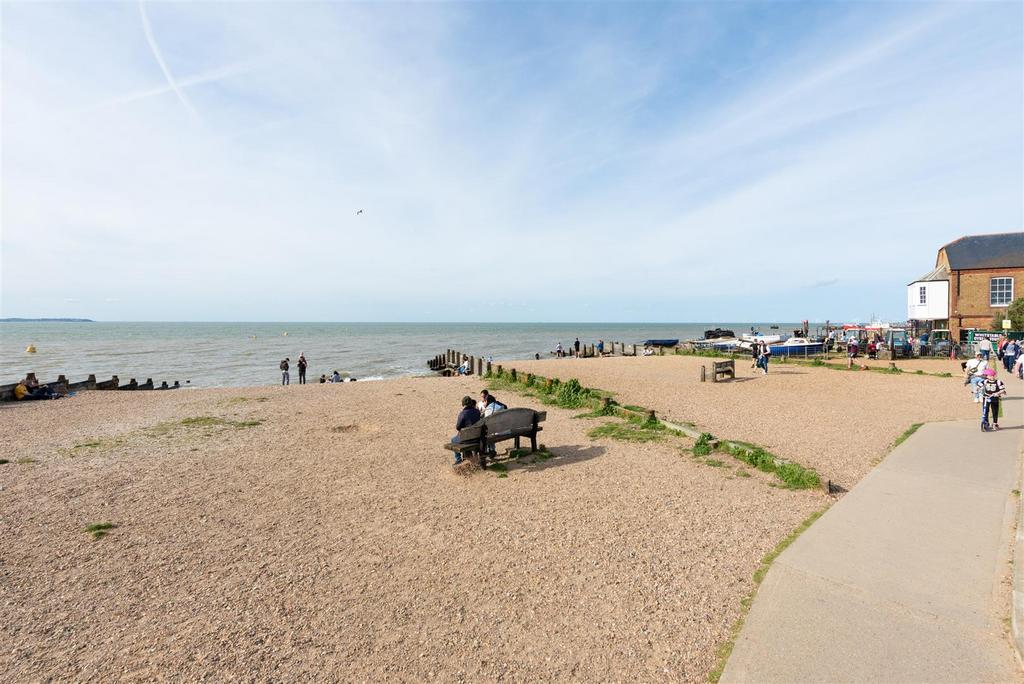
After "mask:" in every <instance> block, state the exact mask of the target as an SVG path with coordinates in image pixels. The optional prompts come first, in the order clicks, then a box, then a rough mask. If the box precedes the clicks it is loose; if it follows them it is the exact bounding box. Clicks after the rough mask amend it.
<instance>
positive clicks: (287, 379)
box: [281, 356, 292, 385]
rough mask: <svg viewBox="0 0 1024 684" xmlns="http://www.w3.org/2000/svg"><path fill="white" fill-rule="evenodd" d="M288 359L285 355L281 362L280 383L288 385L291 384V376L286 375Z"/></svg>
mask: <svg viewBox="0 0 1024 684" xmlns="http://www.w3.org/2000/svg"><path fill="white" fill-rule="evenodd" d="M288 361H289V359H288V357H287V356H286V357H285V358H284V361H282V362H281V384H282V385H290V384H292V379H291V376H289V375H288V368H289V366H288Z"/></svg>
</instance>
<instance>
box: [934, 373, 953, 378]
mask: <svg viewBox="0 0 1024 684" xmlns="http://www.w3.org/2000/svg"><path fill="white" fill-rule="evenodd" d="M935 375H937V376H938V377H940V378H951V377H953V374H952V373H936V374H935Z"/></svg>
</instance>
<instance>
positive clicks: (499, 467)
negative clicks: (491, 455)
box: [487, 463, 508, 473]
mask: <svg viewBox="0 0 1024 684" xmlns="http://www.w3.org/2000/svg"><path fill="white" fill-rule="evenodd" d="M487 468H488V470H493V471H494V472H496V473H504V472H506V471H507V470H508V466H507V465H505V464H504V463H492V464H490V465H489V466H487Z"/></svg>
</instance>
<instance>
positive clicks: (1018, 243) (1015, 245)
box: [936, 233, 1024, 271]
mask: <svg viewBox="0 0 1024 684" xmlns="http://www.w3.org/2000/svg"><path fill="white" fill-rule="evenodd" d="M942 249H944V250H946V259H947V260H948V261H949V268H950V270H953V271H963V270H970V269H976V268H1024V233H997V234H995V235H967V236H965V237H962V238H960V239H959V240H954V241H953V242H950V243H949V244H948V245H945V246H943V247H942ZM940 251H941V250H940ZM936 261H937V260H936Z"/></svg>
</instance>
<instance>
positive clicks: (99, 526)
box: [85, 522, 117, 539]
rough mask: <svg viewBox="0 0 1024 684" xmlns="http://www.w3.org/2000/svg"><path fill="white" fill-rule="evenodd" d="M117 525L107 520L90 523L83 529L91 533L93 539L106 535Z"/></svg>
mask: <svg viewBox="0 0 1024 684" xmlns="http://www.w3.org/2000/svg"><path fill="white" fill-rule="evenodd" d="M116 528H117V525H115V524H114V523H109V522H101V523H92V524H91V525H87V526H86V527H85V531H86V532H88V533H89V534H91V535H92V538H93V539H100V538H102V537H105V536H107V533H108V532H110V530H113V529H116Z"/></svg>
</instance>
